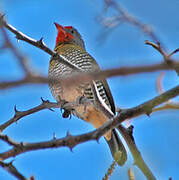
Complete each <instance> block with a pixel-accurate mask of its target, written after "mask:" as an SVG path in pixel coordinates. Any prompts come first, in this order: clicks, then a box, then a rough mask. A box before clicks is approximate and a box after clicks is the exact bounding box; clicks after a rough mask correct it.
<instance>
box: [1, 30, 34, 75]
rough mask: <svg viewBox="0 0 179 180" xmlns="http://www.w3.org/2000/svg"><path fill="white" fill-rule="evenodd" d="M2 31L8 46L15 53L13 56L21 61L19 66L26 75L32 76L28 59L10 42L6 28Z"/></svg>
mask: <svg viewBox="0 0 179 180" xmlns="http://www.w3.org/2000/svg"><path fill="white" fill-rule="evenodd" d="M1 31H2V33H3V36H4V39H5V43H6V46H7V47H9V48H10V49H11V51H12V52H13V54H14V55H15V56H16V58H17V59H18V60H19V64H20V66H21V67H22V69H23V70H24V72H25V73H26V74H31V72H30V67H28V65H27V59H26V58H25V57H24V56H23V55H22V54H21V53H20V51H19V50H18V49H17V48H16V47H15V46H14V45H13V44H12V42H11V41H10V39H9V37H8V35H7V33H6V31H5V30H4V28H1Z"/></svg>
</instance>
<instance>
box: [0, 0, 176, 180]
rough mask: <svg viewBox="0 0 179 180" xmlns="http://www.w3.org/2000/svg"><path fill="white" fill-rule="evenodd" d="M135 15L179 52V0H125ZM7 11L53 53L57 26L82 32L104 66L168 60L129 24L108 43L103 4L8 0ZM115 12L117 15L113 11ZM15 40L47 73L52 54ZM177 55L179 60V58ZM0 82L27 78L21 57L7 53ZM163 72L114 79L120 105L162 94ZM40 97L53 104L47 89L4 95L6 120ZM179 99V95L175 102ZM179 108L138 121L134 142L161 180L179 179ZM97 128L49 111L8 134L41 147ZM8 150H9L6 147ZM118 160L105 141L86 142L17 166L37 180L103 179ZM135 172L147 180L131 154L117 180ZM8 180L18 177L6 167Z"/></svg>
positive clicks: (0, 118) (0, 115)
mask: <svg viewBox="0 0 179 180" xmlns="http://www.w3.org/2000/svg"><path fill="white" fill-rule="evenodd" d="M120 3H121V5H123V6H124V7H125V8H126V9H127V10H128V11H129V12H130V13H131V14H133V15H134V16H135V17H136V18H138V19H140V20H141V21H142V22H143V23H145V24H149V25H151V26H152V28H153V29H154V31H155V32H156V34H157V35H158V37H159V38H160V39H161V41H162V42H163V43H164V45H165V47H166V48H167V49H168V50H169V51H172V50H174V49H176V48H178V47H179V38H178V37H179V34H178V33H179V32H178V29H179V24H178V23H177V21H178V17H179V11H178V9H179V1H177V0H173V1H170V2H169V1H167V0H157V1H156V0H150V1H140V0H135V3H134V2H131V1H129V0H125V1H124V0H123V1H120ZM0 8H1V9H2V10H3V12H4V13H5V14H6V18H7V19H8V22H9V23H10V24H12V25H13V26H15V27H16V28H18V29H19V30H21V31H22V32H24V33H26V34H27V35H29V36H31V37H33V38H35V39H40V38H41V37H43V38H44V42H45V43H46V44H47V45H48V46H49V47H50V48H51V49H53V48H54V46H55V37H56V29H55V27H54V25H53V22H58V23H60V24H63V25H72V26H74V27H76V28H77V29H78V30H79V32H80V33H81V34H82V36H83V39H84V41H85V44H86V48H87V50H88V52H89V53H90V54H91V55H92V56H93V57H95V59H96V60H97V61H98V63H99V64H100V66H101V67H102V68H103V69H107V68H110V67H120V66H134V65H142V64H153V63H159V62H161V61H162V58H161V56H160V54H158V52H156V51H155V50H154V49H152V48H151V47H149V46H146V45H145V44H144V41H145V40H150V39H149V37H147V36H145V35H143V34H142V33H141V31H140V30H139V29H138V28H135V27H133V26H131V25H126V24H123V25H122V26H120V27H118V28H117V29H115V30H114V31H113V32H111V34H110V35H109V36H108V38H107V39H106V41H104V43H102V44H101V43H99V42H98V41H97V37H98V36H99V35H100V34H101V33H102V32H103V31H102V27H101V26H100V25H99V24H98V23H97V22H96V17H97V16H98V15H100V14H101V12H102V8H103V3H102V1H98V0H86V1H84V0H76V1H72V0H60V1H58V0H54V1H51V0H38V1H37V0H31V1H22V0H2V1H1V2H0ZM109 14H115V12H114V11H113V10H110V11H109ZM8 34H9V36H10V38H11V39H12V41H13V43H14V44H15V45H16V46H17V47H18V48H20V50H22V52H23V53H24V55H26V56H27V57H28V58H29V59H30V60H31V63H32V65H33V67H34V68H35V69H36V70H38V71H39V72H40V73H42V74H44V75H47V72H48V63H49V58H50V57H49V55H48V54H46V53H44V52H43V51H41V50H39V49H37V48H35V47H33V46H31V45H29V44H27V43H24V42H19V43H17V40H16V39H15V38H14V35H13V34H12V33H8ZM174 57H175V58H178V57H179V56H178V55H175V56H174ZM0 59H1V60H0V80H3V79H7V80H12V79H17V78H20V77H21V76H22V75H23V73H22V71H21V69H20V68H19V67H18V65H17V64H16V59H15V58H14V56H13V55H12V54H11V52H9V51H8V50H5V51H1V52H0ZM159 74H160V73H159V72H156V73H146V74H141V75H133V76H127V77H117V78H116V77H115V78H110V79H109V81H108V82H109V85H110V88H111V91H112V94H113V96H114V99H115V104H116V105H117V106H120V107H122V108H129V107H133V106H136V105H138V104H140V103H142V102H144V101H146V100H149V99H151V98H152V97H154V96H156V95H157V92H156V85H155V83H156V78H157V77H158V76H159ZM163 83H164V88H165V90H168V89H170V88H172V87H174V86H176V85H177V84H178V77H177V75H176V73H175V72H173V71H169V72H167V73H166V75H165V78H164V82H163ZM40 97H43V98H44V99H48V100H50V101H54V99H53V97H52V95H51V93H50V91H49V88H48V86H47V85H39V86H33V85H28V86H23V87H20V88H15V89H9V90H5V91H0V122H1V123H2V122H5V121H7V120H9V119H10V118H11V117H12V116H13V114H14V112H13V108H14V105H17V108H18V109H19V110H26V109H28V108H32V107H34V106H36V105H38V104H40ZM175 100H176V101H177V100H178V99H177V98H176V99H175ZM178 117H179V116H178V111H175V110H171V111H169V110H168V111H162V112H157V113H153V114H152V115H151V116H150V117H147V116H140V117H137V118H135V119H134V120H133V121H132V124H133V125H134V137H135V140H136V144H137V146H138V148H139V150H140V151H141V153H142V156H143V158H144V160H145V161H146V163H147V164H148V165H149V167H150V168H151V170H152V172H153V173H154V175H155V176H156V177H157V179H158V180H160V179H161V180H163V179H168V178H169V177H173V179H174V180H175V179H179V173H178V167H179V152H178V149H179V139H178V127H179V121H178ZM92 129H93V128H92V126H91V125H89V124H87V123H85V122H83V121H81V120H79V119H76V118H72V119H70V120H68V119H63V118H62V117H61V113H60V110H58V109H56V110H55V112H51V111H48V110H43V111H41V112H38V113H36V114H33V115H31V116H27V117H25V118H23V119H22V120H20V121H19V122H18V123H17V124H13V125H12V126H11V127H9V128H7V130H6V131H5V133H6V134H8V135H9V136H11V137H12V138H13V139H15V140H18V141H29V142H37V141H44V140H50V139H52V136H53V133H54V132H55V133H56V136H57V137H58V138H60V137H63V136H65V135H66V132H67V131H68V130H69V131H70V132H71V134H74V135H76V134H81V133H85V132H89V131H91V130H92ZM0 147H1V150H7V149H8V147H7V146H6V144H5V143H1V142H0ZM111 162H112V157H111V154H110V152H109V149H108V147H107V145H106V143H105V141H104V139H103V138H101V139H100V143H99V144H97V143H96V142H87V143H84V144H81V145H79V146H77V147H75V148H74V150H73V152H70V151H69V149H67V148H60V149H53V150H52V149H50V150H43V151H36V152H29V153H25V154H23V155H20V156H18V157H16V158H15V161H14V165H15V166H16V167H17V168H18V169H19V170H20V171H21V172H22V173H23V174H24V175H25V176H26V177H29V176H30V175H34V176H35V177H36V179H38V180H43V179H53V180H57V179H72V178H73V179H85V180H88V179H89V180H91V179H93V180H99V179H102V177H103V176H104V174H105V172H106V171H107V168H108V167H109V165H110V164H111ZM129 167H131V168H132V169H133V170H134V173H135V176H136V179H138V180H143V178H144V177H143V175H142V174H141V172H140V171H139V170H138V169H137V168H136V167H135V166H134V165H133V160H132V157H131V155H130V153H129V156H128V161H127V163H126V165H125V166H124V167H122V168H121V167H117V168H116V170H115V172H114V173H113V175H112V177H111V180H117V179H127V169H128V168H129ZM0 179H1V180H11V179H12V180H13V179H14V178H13V177H12V176H10V175H9V174H8V173H6V172H5V171H4V170H2V169H0Z"/></svg>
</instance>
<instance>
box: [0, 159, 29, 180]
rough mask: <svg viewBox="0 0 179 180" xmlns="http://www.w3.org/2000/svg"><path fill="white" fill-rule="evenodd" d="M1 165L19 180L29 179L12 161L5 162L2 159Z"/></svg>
mask: <svg viewBox="0 0 179 180" xmlns="http://www.w3.org/2000/svg"><path fill="white" fill-rule="evenodd" d="M0 166H1V167H2V168H3V169H4V170H6V171H7V172H9V173H10V174H12V175H13V176H14V177H16V178H17V179H19V180H28V179H27V178H26V177H25V176H23V175H22V174H21V173H20V172H19V171H18V170H17V169H16V168H15V166H13V164H12V162H10V163H5V162H3V161H0Z"/></svg>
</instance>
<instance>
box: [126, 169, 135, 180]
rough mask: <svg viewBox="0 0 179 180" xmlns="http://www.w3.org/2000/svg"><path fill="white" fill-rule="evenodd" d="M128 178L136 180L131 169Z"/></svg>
mask: <svg viewBox="0 0 179 180" xmlns="http://www.w3.org/2000/svg"><path fill="white" fill-rule="evenodd" d="M128 177H129V180H135V177H134V172H133V171H132V169H131V168H129V169H128Z"/></svg>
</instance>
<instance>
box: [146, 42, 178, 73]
mask: <svg viewBox="0 0 179 180" xmlns="http://www.w3.org/2000/svg"><path fill="white" fill-rule="evenodd" d="M145 43H146V44H147V45H150V46H152V47H153V48H154V49H156V50H157V51H158V52H159V53H160V54H161V55H162V56H163V59H164V61H165V63H166V64H167V65H168V66H169V67H171V68H173V69H174V70H175V71H176V73H177V74H178V75H179V66H175V65H174V64H173V60H172V59H171V56H172V55H173V54H175V53H177V52H178V51H179V49H176V50H174V51H173V52H171V53H169V54H168V53H167V52H166V51H165V50H164V49H163V48H162V47H161V45H160V43H159V42H158V43H157V44H155V43H153V42H150V41H145Z"/></svg>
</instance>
